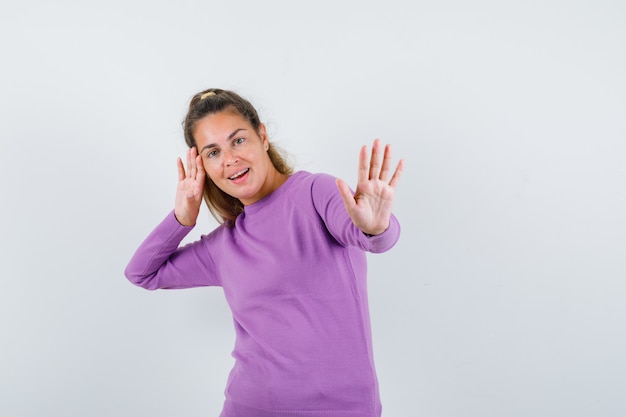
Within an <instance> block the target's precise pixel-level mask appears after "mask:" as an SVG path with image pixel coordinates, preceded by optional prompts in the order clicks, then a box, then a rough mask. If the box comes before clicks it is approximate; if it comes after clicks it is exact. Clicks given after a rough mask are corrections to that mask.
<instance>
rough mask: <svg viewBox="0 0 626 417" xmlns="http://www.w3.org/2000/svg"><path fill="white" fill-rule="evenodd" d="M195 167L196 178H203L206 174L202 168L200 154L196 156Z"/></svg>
mask: <svg viewBox="0 0 626 417" xmlns="http://www.w3.org/2000/svg"><path fill="white" fill-rule="evenodd" d="M196 167H197V168H198V175H197V176H196V178H199V179H203V178H204V176H205V175H206V171H205V170H204V164H203V163H202V157H201V156H200V155H198V156H196Z"/></svg>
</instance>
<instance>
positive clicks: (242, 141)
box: [233, 138, 246, 145]
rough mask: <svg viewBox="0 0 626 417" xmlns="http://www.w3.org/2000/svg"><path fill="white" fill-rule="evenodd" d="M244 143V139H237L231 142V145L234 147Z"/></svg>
mask: <svg viewBox="0 0 626 417" xmlns="http://www.w3.org/2000/svg"><path fill="white" fill-rule="evenodd" d="M245 141H246V139H245V138H237V139H235V140H234V141H233V144H234V145H240V144H242V143H244V142H245Z"/></svg>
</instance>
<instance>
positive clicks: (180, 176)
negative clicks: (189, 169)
mask: <svg viewBox="0 0 626 417" xmlns="http://www.w3.org/2000/svg"><path fill="white" fill-rule="evenodd" d="M176 168H177V169H178V180H179V181H182V180H184V179H185V167H184V166H183V160H182V159H180V156H179V157H178V159H177V160H176Z"/></svg>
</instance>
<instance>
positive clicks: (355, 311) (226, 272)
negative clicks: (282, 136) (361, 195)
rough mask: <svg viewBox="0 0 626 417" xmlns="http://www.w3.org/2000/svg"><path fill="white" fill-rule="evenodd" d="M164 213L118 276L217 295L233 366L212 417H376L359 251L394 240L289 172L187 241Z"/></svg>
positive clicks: (330, 181) (328, 191)
mask: <svg viewBox="0 0 626 417" xmlns="http://www.w3.org/2000/svg"><path fill="white" fill-rule="evenodd" d="M190 230H191V228H189V227H183V226H181V225H180V224H179V223H178V222H177V220H176V218H175V217H174V214H173V212H171V213H170V214H169V215H168V216H167V217H166V218H165V219H164V220H163V222H162V223H161V224H160V225H158V226H157V228H156V229H155V230H154V231H153V232H152V233H151V234H150V235H149V236H148V238H147V239H146V240H145V241H144V242H143V243H142V244H141V246H140V247H139V249H138V250H137V252H136V253H135V255H134V256H133V258H132V259H131V261H130V263H129V265H128V266H127V268H126V271H125V272H126V276H127V277H128V279H129V280H130V281H131V282H133V283H135V284H136V285H139V286H141V287H143V288H146V289H150V290H153V289H158V288H189V287H199V286H221V287H222V288H223V289H224V294H225V296H226V300H227V302H228V304H229V306H230V308H231V310H232V313H233V320H234V325H235V334H236V339H235V347H234V350H233V357H234V358H235V365H234V367H233V369H232V371H231V373H230V375H229V378H228V383H227V387H226V391H225V395H226V401H225V404H224V409H223V411H222V414H221V417H378V416H380V413H381V405H380V398H379V393H378V383H377V380H376V372H375V368H374V361H373V352H372V337H371V332H370V319H369V309H368V304H367V285H366V274H367V267H366V258H365V253H364V252H365V251H369V252H383V251H386V250H388V249H390V248H391V247H392V246H393V245H394V244H395V242H396V241H397V240H398V238H399V235H400V226H399V224H398V222H397V220H396V218H395V217H393V216H392V218H391V222H390V226H389V229H387V231H385V232H384V233H383V234H381V235H378V236H367V235H365V234H364V233H362V232H361V231H360V230H358V229H357V228H356V227H355V226H354V225H353V224H352V222H351V220H350V218H349V216H348V215H347V213H346V210H345V208H344V206H343V202H342V201H341V197H340V195H339V192H338V190H337V187H336V185H335V179H334V178H333V177H331V176H329V175H325V174H310V173H308V172H304V171H300V172H298V173H296V174H294V175H292V176H291V177H290V178H289V179H288V180H287V181H286V182H285V183H284V184H283V185H282V186H281V187H280V188H279V189H278V190H276V191H274V192H273V193H272V194H270V195H269V196H267V197H265V198H264V199H262V200H260V201H258V202H257V203H255V204H252V205H250V206H246V208H245V211H244V213H242V214H241V215H239V216H238V218H237V220H236V222H235V225H234V227H225V226H220V227H218V228H217V229H215V230H214V231H213V232H211V233H210V234H208V235H205V236H202V237H201V239H200V240H198V241H197V242H194V243H191V244H188V245H185V246H182V247H180V248H179V245H180V242H181V241H182V239H183V238H184V237H185V236H186V235H187V233H188V232H189V231H190Z"/></svg>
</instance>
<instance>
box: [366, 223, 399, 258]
mask: <svg viewBox="0 0 626 417" xmlns="http://www.w3.org/2000/svg"><path fill="white" fill-rule="evenodd" d="M361 233H362V234H363V236H364V237H365V238H366V239H367V240H368V242H369V251H370V252H372V253H381V252H385V251H388V250H389V249H391V248H392V247H393V246H394V245H395V244H396V242H397V241H398V239H399V238H400V222H398V219H396V217H395V216H394V215H393V214H392V215H391V217H390V218H389V227H388V228H387V230H385V231H384V232H382V233H381V234H379V235H375V236H372V235H368V234H365V233H363V232H361Z"/></svg>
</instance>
